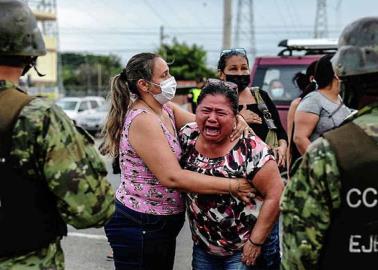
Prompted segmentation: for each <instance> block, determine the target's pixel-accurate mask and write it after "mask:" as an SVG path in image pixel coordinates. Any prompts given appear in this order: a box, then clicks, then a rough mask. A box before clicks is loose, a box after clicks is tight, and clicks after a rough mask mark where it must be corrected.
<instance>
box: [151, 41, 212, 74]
mask: <svg viewBox="0 0 378 270" xmlns="http://www.w3.org/2000/svg"><path fill="white" fill-rule="evenodd" d="M157 53H158V54H159V55H161V56H162V57H163V58H164V59H165V60H166V61H167V62H168V63H170V65H169V68H170V73H171V74H172V75H173V76H175V78H176V80H195V79H196V78H201V77H207V78H208V77H214V76H215V72H214V71H213V70H211V69H209V68H207V66H206V51H205V50H204V49H203V48H202V47H200V46H197V45H196V44H194V45H192V46H189V45H187V44H186V43H179V42H178V41H177V40H176V39H174V40H173V44H172V45H167V44H163V45H162V46H161V48H160V49H159V50H158V52H157Z"/></svg>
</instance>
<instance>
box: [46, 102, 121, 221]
mask: <svg viewBox="0 0 378 270" xmlns="http://www.w3.org/2000/svg"><path fill="white" fill-rule="evenodd" d="M43 126H44V128H43V129H44V132H43V134H41V136H42V137H43V143H42V144H43V146H44V148H43V149H44V151H43V153H42V155H43V157H44V161H43V173H44V175H45V178H46V181H47V182H48V185H49V187H50V189H51V190H52V192H53V193H54V194H55V195H56V196H57V199H58V207H59V210H60V212H61V215H62V217H63V219H64V221H65V222H67V223H68V224H71V225H72V226H74V227H75V228H86V227H91V226H102V225H103V224H104V223H105V222H106V221H107V220H108V219H109V217H110V216H111V215H112V214H113V212H114V193H113V190H112V187H111V185H110V184H109V182H108V181H107V179H106V174H107V172H106V169H105V166H104V164H103V162H102V160H101V158H100V156H99V154H98V153H97V151H96V149H95V148H94V145H93V141H91V138H90V137H88V138H87V137H86V136H85V134H81V133H80V132H78V130H77V129H76V128H75V127H74V126H73V124H72V121H71V120H69V119H68V118H67V116H66V115H65V114H64V113H63V112H62V111H61V110H60V109H58V108H57V107H56V106H53V107H51V108H50V109H49V110H48V112H47V114H46V116H45V119H44V124H43Z"/></svg>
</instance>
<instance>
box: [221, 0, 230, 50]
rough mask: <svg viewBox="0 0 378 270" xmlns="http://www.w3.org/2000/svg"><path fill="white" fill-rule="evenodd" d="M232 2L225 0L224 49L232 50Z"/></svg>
mask: <svg viewBox="0 0 378 270" xmlns="http://www.w3.org/2000/svg"><path fill="white" fill-rule="evenodd" d="M231 25H232V0H223V44H222V48H223V49H227V48H231V46H232V45H231Z"/></svg>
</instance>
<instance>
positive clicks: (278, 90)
mask: <svg viewBox="0 0 378 270" xmlns="http://www.w3.org/2000/svg"><path fill="white" fill-rule="evenodd" d="M284 91H285V90H284V89H283V88H281V87H280V88H278V87H277V88H273V89H271V90H270V92H271V93H272V96H273V97H274V98H279V97H282V96H283V94H284Z"/></svg>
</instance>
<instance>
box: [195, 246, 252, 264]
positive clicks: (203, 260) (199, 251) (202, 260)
mask: <svg viewBox="0 0 378 270" xmlns="http://www.w3.org/2000/svg"><path fill="white" fill-rule="evenodd" d="M192 269H193V270H248V267H247V266H246V265H245V264H243V263H242V261H241V252H240V251H238V252H235V253H234V254H233V255H230V256H217V255H212V254H209V253H207V252H206V251H205V250H203V248H202V247H201V246H199V245H194V246H193V259H192Z"/></svg>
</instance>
